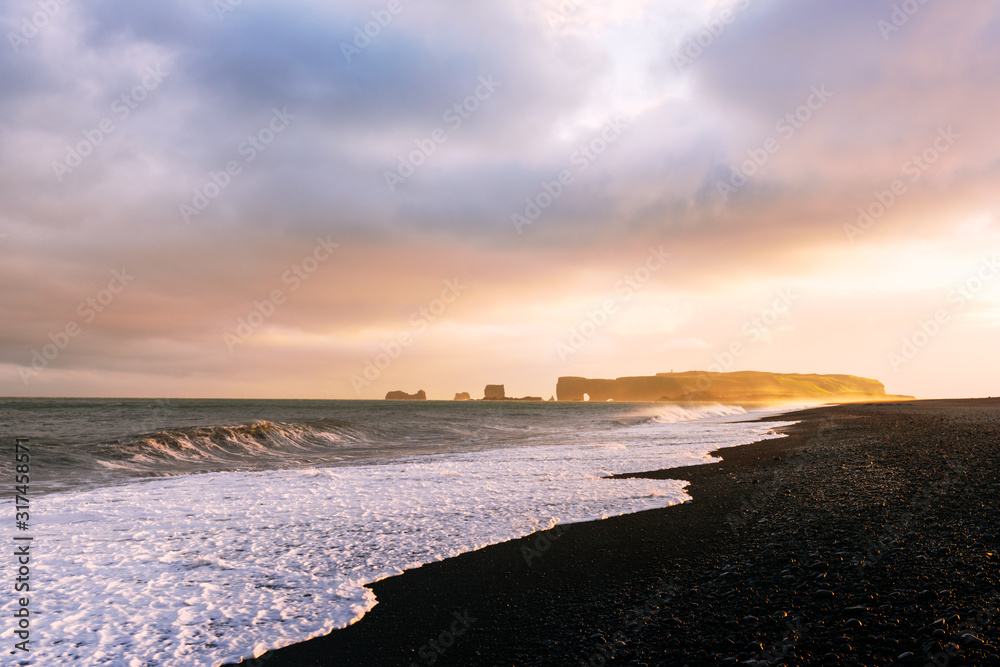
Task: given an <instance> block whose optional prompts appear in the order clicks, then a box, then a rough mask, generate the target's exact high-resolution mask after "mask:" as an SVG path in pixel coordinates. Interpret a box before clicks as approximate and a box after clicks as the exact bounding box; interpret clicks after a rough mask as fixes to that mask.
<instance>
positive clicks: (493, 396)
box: [483, 384, 507, 401]
mask: <svg viewBox="0 0 1000 667" xmlns="http://www.w3.org/2000/svg"><path fill="white" fill-rule="evenodd" d="M483 396H484V397H485V398H484V400H487V401H502V400H504V399H505V398H507V396H506V394H505V393H504V390H503V385H502V384H488V385H486V389H485V390H484V391H483Z"/></svg>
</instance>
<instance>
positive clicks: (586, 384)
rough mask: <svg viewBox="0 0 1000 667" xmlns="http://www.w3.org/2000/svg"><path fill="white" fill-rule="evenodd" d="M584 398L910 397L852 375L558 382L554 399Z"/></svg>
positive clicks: (743, 374)
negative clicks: (898, 394) (888, 390)
mask: <svg viewBox="0 0 1000 667" xmlns="http://www.w3.org/2000/svg"><path fill="white" fill-rule="evenodd" d="M585 394H586V395H587V396H588V397H589V399H590V400H591V401H671V402H679V403H683V402H698V401H709V402H723V403H786V402H790V401H809V402H823V403H847V402H856V401H885V400H907V399H912V398H913V397H912V396H895V395H891V394H886V393H885V386H884V385H883V384H882V383H881V382H879V381H878V380H872V379H869V378H863V377H856V376H854V375H815V374H814V375H801V374H799V373H764V372H759V371H738V372H735V373H712V372H708V371H687V372H684V373H673V372H671V373H657V374H656V375H650V376H639V377H621V378H617V379H614V380H600V379H588V378H582V377H561V378H559V381H558V382H557V383H556V397H557V398H558V399H559V400H560V401H582V400H584V395H585Z"/></svg>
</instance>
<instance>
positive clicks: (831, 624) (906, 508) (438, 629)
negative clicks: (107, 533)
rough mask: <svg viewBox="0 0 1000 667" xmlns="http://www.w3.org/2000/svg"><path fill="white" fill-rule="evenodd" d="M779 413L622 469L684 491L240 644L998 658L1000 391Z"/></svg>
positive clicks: (318, 659) (470, 559)
mask: <svg viewBox="0 0 1000 667" xmlns="http://www.w3.org/2000/svg"><path fill="white" fill-rule="evenodd" d="M791 420H801V421H800V423H798V424H796V425H793V426H789V427H786V428H784V429H782V430H783V431H784V432H786V433H787V434H788V437H786V438H780V439H772V440H765V441H761V442H757V443H753V444H750V445H742V446H738V447H732V448H725V449H721V450H718V451H717V452H715V453H714V454H715V455H717V456H720V457H721V458H722V459H723V460H722V461H721V462H719V463H712V464H704V465H698V466H689V467H684V468H672V469H668V470H660V471H649V472H645V473H635V474H630V475H627V476H630V477H651V478H661V479H666V478H669V479H682V480H686V481H689V482H690V484H689V487H688V492H689V494H690V495H691V496H692V497H693V498H694V500H693V501H691V502H688V503H683V504H680V505H675V506H672V507H668V508H663V509H655V510H649V511H645V512H639V513H635V514H629V515H624V516H619V517H613V518H610V519H604V520H600V521H592V522H586V523H579V524H570V525H567V526H564V527H557V528H555V529H553V530H551V531H547V532H546V533H536V534H534V535H530V536H527V537H525V538H521V539H519V540H512V541H509V542H505V543H502V544H496V545H491V546H488V547H485V548H483V549H480V550H478V551H474V552H470V553H466V554H462V555H460V556H457V557H455V558H451V559H448V560H444V561H439V562H435V563H432V564H429V565H425V566H423V567H420V568H416V569H414V570H409V571H407V572H404V573H403V574H401V575H399V576H395V577H391V578H388V579H384V580H382V581H379V582H376V583H374V584H371V585H370V588H372V590H373V591H374V592H375V594H376V596H377V598H378V600H379V604H378V605H376V606H375V608H374V609H372V610H371V611H369V612H368V613H367V614H366V615H365V616H364V617H363V618H362V619H361V620H360V621H359V622H357V623H355V624H353V625H351V626H349V627H347V628H344V629H342V630H336V631H334V632H332V633H330V634H328V635H326V636H324V637H319V638H315V639H312V640H309V641H306V642H301V643H299V644H294V645H292V646H288V647H285V648H283V649H279V650H276V651H273V652H270V653H268V654H265V655H264V656H261V657H260V658H258V659H257V660H247V661H244V663H242V664H255V665H257V664H260V665H268V667H271V666H274V667H278V666H281V665H290V666H291V665H295V666H300V665H301V666H308V665H316V666H319V665H374V666H379V665H411V664H416V665H427V664H434V665H568V664H572V665H577V664H622V665H628V664H634V665H643V664H647V665H655V664H678V665H683V664H691V665H695V664H736V663H737V662H740V663H742V662H745V661H746V660H769V663H770V664H782V663H784V664H816V663H818V662H822V661H823V660H826V661H830V662H836V663H837V664H895V663H899V662H902V664H908V663H912V664H924V663H925V662H927V661H928V660H930V659H933V658H934V656H935V655H939V654H940V655H943V656H945V657H946V658H947V659H948V660H949V664H956V665H959V664H1000V659H995V658H994V657H991V656H994V655H995V653H996V648H995V647H996V646H997V645H998V644H1000V642H998V641H997V622H998V619H997V613H996V611H995V610H996V608H997V604H998V602H1000V581H998V578H997V571H998V570H1000V560H998V559H997V554H996V550H997V547H998V546H1000V545H998V544H997V540H996V537H995V534H993V533H989V532H988V530H990V528H989V527H988V526H990V525H993V524H995V517H996V516H997V511H998V508H997V506H996V498H997V493H996V490H997V489H996V487H997V485H998V482H997V479H998V476H997V471H998V467H1000V460H998V459H1000V454H998V451H1000V443H998V435H997V434H998V433H1000V400H998V399H979V400H976V401H913V402H903V403H881V404H879V403H876V404H848V405H841V406H833V407H823V408H813V409H808V410H804V411H799V412H795V413H790V414H785V415H776V416H772V417H768V418H766V419H765V420H764V421H791ZM957 432H961V433H963V434H964V436H963V437H959V438H956V437H955V434H956V433H957ZM952 440H954V442H952ZM984 498H986V499H988V500H984ZM993 530H996V529H995V528H994V529H993ZM990 554H992V555H990ZM977 610H978V613H977ZM955 616H958V617H959V619H958V620H950V619H954V617H955ZM938 618H942V619H943V621H942V623H941V624H939V626H936V627H933V628H932V624H933V623H934V622H935V621H936V620H937V619H938ZM962 619H965V620H964V621H963V620H962ZM963 623H964V625H963ZM959 626H962V627H961V628H960V627H959ZM937 630H940V631H941V632H937V633H936V634H935V631H937ZM960 630H964V632H960ZM963 634H964V635H966V636H965V637H963V636H962V635H963ZM445 644H447V645H445ZM907 653H910V654H912V655H913V657H912V658H910V657H907V655H906V654H907ZM900 656H903V657H902V659H900ZM991 661H993V662H991ZM750 664H752V663H750Z"/></svg>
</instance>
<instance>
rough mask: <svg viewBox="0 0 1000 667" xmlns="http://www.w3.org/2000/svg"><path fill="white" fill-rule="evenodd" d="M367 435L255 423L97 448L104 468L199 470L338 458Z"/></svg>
mask: <svg viewBox="0 0 1000 667" xmlns="http://www.w3.org/2000/svg"><path fill="white" fill-rule="evenodd" d="M368 442H369V439H368V437H367V436H366V434H364V433H363V432H361V431H360V430H359V429H357V428H355V427H354V426H353V425H352V424H350V423H349V422H343V421H339V420H333V419H324V420H319V421H317V422H313V423H282V422H270V421H254V422H251V423H249V424H239V425H235V426H197V427H189V428H178V429H167V430H162V431H156V432H153V433H146V434H141V435H137V436H132V437H130V438H125V439H122V440H119V441H117V442H113V443H108V444H102V445H99V446H98V447H97V451H96V452H95V455H96V459H97V461H98V463H100V464H101V465H102V466H104V467H105V468H109V469H119V470H131V471H134V472H154V473H164V472H171V473H173V474H176V473H183V472H192V471H193V470H200V469H219V468H231V467H237V468H244V469H246V468H251V469H256V468H272V467H275V466H280V465H281V464H283V463H284V464H289V463H305V462H308V461H315V460H316V459H317V458H320V459H326V460H328V461H337V460H342V459H343V458H344V457H345V456H349V455H350V452H349V451H344V450H350V449H355V448H359V447H364V445H365V444H366V443H368Z"/></svg>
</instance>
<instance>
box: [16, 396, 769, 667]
mask: <svg viewBox="0 0 1000 667" xmlns="http://www.w3.org/2000/svg"><path fill="white" fill-rule="evenodd" d="M774 412H775V411H749V412H748V411H745V410H744V409H742V408H739V407H735V406H723V405H698V406H691V405H689V406H683V405H673V404H649V403H641V404H639V403H634V404H630V403H550V402H544V403H519V402H502V403H497V402H451V401H427V402H394V401H299V400H285V401H279V400H274V401H268V400H160V399H156V400H152V399H147V400H143V399H2V400H0V442H2V443H3V447H2V452H3V453H2V456H4V457H5V460H4V463H3V466H2V471H3V476H2V480H3V483H4V484H3V488H4V489H6V490H7V492H6V494H5V495H6V497H7V498H8V502H7V503H6V506H7V508H8V516H6V517H0V539H2V540H3V544H4V545H14V544H24V542H15V541H14V539H15V537H24V536H30V537H32V540H31V543H30V544H31V556H32V558H31V564H30V569H31V574H30V599H31V603H30V606H31V614H32V616H31V622H30V630H31V649H32V650H31V652H30V654H29V653H19V654H18V655H15V656H14V657H13V658H12V660H15V662H13V663H7V664H23V665H38V666H41V665H45V666H49V665H70V664H72V665H113V666H115V667H118V666H127V667H144V666H152V665H155V666H157V667H172V666H178V667H180V666H183V667H198V666H206V667H214V666H215V665H219V664H221V663H223V662H229V661H234V662H235V661H238V660H239V659H241V658H245V657H250V656H257V655H260V654H262V653H264V652H265V651H266V650H268V649H271V648H277V647H281V646H286V645H288V644H292V643H296V642H300V641H304V640H306V639H309V638H311V637H316V636H319V635H323V634H326V633H327V632H329V631H330V630H332V629H335V628H340V627H344V626H346V625H349V624H350V623H352V622H354V621H356V620H358V619H359V618H361V617H362V616H363V615H364V614H365V612H367V611H368V610H369V609H371V608H372V607H373V606H374V605H375V604H376V603H377V600H376V599H375V598H374V595H373V594H372V593H371V591H370V590H368V589H366V588H364V586H363V585H364V584H365V583H368V582H372V581H377V580H379V579H382V578H384V577H389V576H392V575H395V574H398V573H400V572H402V571H404V570H407V569H410V568H414V567H418V566H420V565H422V564H425V563H429V562H433V561H435V560H440V559H444V558H448V557H451V556H455V555H458V554H460V553H464V552H467V551H472V550H475V549H478V548H480V547H483V546H486V545H489V544H495V543H498V542H503V541H506V540H509V539H512V538H517V537H521V536H524V535H527V534H529V533H531V532H533V531H536V530H541V529H547V528H550V527H552V526H554V525H556V524H567V523H573V522H579V521H587V520H593V519H601V518H606V517H610V516H616V515H620V514H627V513H630V512H637V511H642V510H647V509H653V508H660V507H666V506H668V505H673V504H676V503H680V502H685V501H687V500H689V499H690V498H689V496H688V495H687V494H686V493H685V491H684V486H685V485H684V483H683V482H680V481H676V480H646V479H621V480H610V479H604V478H605V477H607V476H608V475H612V474H616V473H624V472H639V471H646V470H656V469H661V468H669V467H677V466H685V465H692V464H697V463H704V462H709V461H712V460H714V459H712V458H710V457H709V456H707V454H708V452H710V451H712V450H714V449H717V448H718V447H723V446H731V445H740V444H747V443H750V442H754V441H757V440H760V439H764V438H771V437H779V436H777V435H776V434H773V433H771V430H772V429H773V428H775V427H776V426H778V425H780V423H774V422H770V423H758V422H755V421H752V420H754V419H756V418H758V417H760V416H763V415H764V414H773V413H774ZM15 438H28V439H29V442H28V447H29V449H30V454H31V461H30V485H29V486H30V488H29V494H28V497H29V500H30V519H29V521H28V528H27V530H26V531H25V530H23V529H22V530H18V529H17V527H16V524H15V521H14V518H15V516H14V515H15V507H14V504H15V502H14V494H15V491H14V488H15V480H14V472H15V468H14V465H15V445H14V443H15ZM10 549H13V547H10ZM2 567H3V568H4V573H3V579H4V581H7V582H13V581H14V580H15V578H16V576H17V564H16V562H15V560H14V559H13V558H5V559H4V560H3V566H2ZM11 588H12V586H8V594H6V595H4V596H2V597H0V616H2V617H3V618H4V619H5V621H4V622H3V624H2V625H0V642H2V646H0V651H2V654H3V655H10V653H8V651H9V650H10V647H13V646H14V644H15V643H16V642H17V641H18V640H17V637H16V636H15V630H16V627H15V623H14V621H13V614H14V612H15V611H16V610H17V609H18V605H19V602H18V599H17V598H16V597H15V594H14V593H13V592H11ZM18 595H21V594H18Z"/></svg>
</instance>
